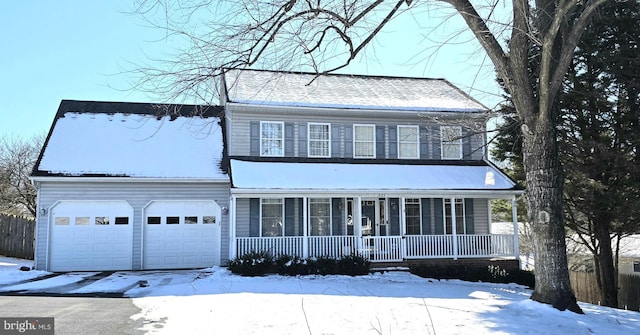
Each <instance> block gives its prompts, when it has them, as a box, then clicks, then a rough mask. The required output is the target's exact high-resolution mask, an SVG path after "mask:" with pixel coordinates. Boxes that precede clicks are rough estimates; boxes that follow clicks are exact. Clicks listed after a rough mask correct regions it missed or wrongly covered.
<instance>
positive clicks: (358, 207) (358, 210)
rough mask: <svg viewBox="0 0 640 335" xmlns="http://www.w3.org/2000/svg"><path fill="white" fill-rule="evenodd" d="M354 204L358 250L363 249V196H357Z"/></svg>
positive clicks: (354, 233)
mask: <svg viewBox="0 0 640 335" xmlns="http://www.w3.org/2000/svg"><path fill="white" fill-rule="evenodd" d="M353 200H354V202H355V203H354V204H353V228H354V229H353V235H354V239H355V240H356V252H357V253H360V251H361V250H362V198H360V197H355V198H354V199H353Z"/></svg>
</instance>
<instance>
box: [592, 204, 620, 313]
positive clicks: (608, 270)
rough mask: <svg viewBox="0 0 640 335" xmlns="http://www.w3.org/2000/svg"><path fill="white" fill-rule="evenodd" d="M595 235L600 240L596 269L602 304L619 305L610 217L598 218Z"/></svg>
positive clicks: (615, 306)
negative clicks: (610, 233)
mask: <svg viewBox="0 0 640 335" xmlns="http://www.w3.org/2000/svg"><path fill="white" fill-rule="evenodd" d="M605 216H607V215H605ZM596 220H599V221H596V224H595V231H594V234H595V237H596V239H597V240H598V242H599V246H600V248H599V252H598V254H597V255H596V257H597V258H598V262H597V265H598V266H597V267H596V271H598V273H599V277H600V281H599V283H598V284H599V286H600V287H599V289H600V299H601V301H600V304H601V305H604V306H608V307H614V308H617V307H618V287H617V284H616V276H617V273H616V270H615V267H614V265H613V251H612V249H611V236H610V235H609V222H608V219H604V218H596Z"/></svg>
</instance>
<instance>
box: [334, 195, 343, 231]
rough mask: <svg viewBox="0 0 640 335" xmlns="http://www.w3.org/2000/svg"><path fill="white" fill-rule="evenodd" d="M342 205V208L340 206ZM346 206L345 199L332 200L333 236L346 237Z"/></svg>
mask: <svg viewBox="0 0 640 335" xmlns="http://www.w3.org/2000/svg"><path fill="white" fill-rule="evenodd" d="M341 203H342V206H341V205H340V204H341ZM344 206H345V199H342V198H332V199H331V226H332V230H333V235H344V233H343V230H344V229H343V227H344V220H343V218H342V217H343V215H342V214H343V212H344V209H343V208H344Z"/></svg>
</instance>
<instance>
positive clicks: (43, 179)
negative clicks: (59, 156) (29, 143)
mask: <svg viewBox="0 0 640 335" xmlns="http://www.w3.org/2000/svg"><path fill="white" fill-rule="evenodd" d="M30 179H31V181H32V182H76V183H81V182H86V183H91V182H102V183H104V182H110V183H154V182H163V183H167V182H168V183H230V179H229V178H228V177H226V178H202V177H195V178H176V177H167V178H162V177H83V176H31V177H30Z"/></svg>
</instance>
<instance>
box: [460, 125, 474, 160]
mask: <svg viewBox="0 0 640 335" xmlns="http://www.w3.org/2000/svg"><path fill="white" fill-rule="evenodd" d="M471 137H472V136H471V132H470V131H468V130H467V129H465V128H462V159H471Z"/></svg>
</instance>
